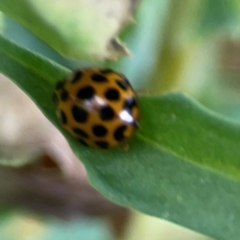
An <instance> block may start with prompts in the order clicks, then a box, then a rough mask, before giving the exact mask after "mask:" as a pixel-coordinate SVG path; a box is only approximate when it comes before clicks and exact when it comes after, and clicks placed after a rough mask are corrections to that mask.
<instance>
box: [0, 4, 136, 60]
mask: <svg viewBox="0 0 240 240" xmlns="http://www.w3.org/2000/svg"><path fill="white" fill-rule="evenodd" d="M136 3H137V1H134V3H133V6H132V5H131V4H129V3H128V1H120V0H119V1H117V2H116V1H114V2H112V3H111V2H109V1H100V2H99V1H86V0H78V1H71V2H69V1H67V0H58V1H50V2H49V1H48V0H38V1H35V0H18V1H17V4H16V2H14V1H8V0H1V1H0V11H2V12H4V13H5V14H6V15H8V16H10V17H12V18H14V19H15V20H17V21H18V22H20V23H21V24H22V25H23V26H25V27H26V28H28V29H29V30H30V31H32V32H33V33H34V34H36V35H37V36H38V37H39V38H40V39H42V40H43V41H45V42H46V43H47V44H48V45H50V46H51V47H52V48H54V49H55V50H56V51H58V52H59V53H60V54H62V55H64V56H66V57H69V58H77V59H90V60H93V59H94V60H106V59H116V58H117V57H119V56H122V55H126V54H128V53H129V52H128V50H127V49H126V48H125V47H124V46H123V45H122V44H121V42H120V41H119V40H118V39H117V34H118V33H119V32H120V30H121V28H122V27H123V26H125V25H126V24H127V23H129V22H130V21H131V14H132V10H133V8H135V5H136Z"/></svg>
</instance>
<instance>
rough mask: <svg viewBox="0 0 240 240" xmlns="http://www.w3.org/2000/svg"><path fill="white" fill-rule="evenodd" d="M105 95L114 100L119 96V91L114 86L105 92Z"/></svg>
mask: <svg viewBox="0 0 240 240" xmlns="http://www.w3.org/2000/svg"><path fill="white" fill-rule="evenodd" d="M105 97H106V98H107V99H108V100H112V101H116V100H118V99H119V98H120V93H119V91H118V90H117V89H115V88H110V89H108V90H107V91H106V92H105Z"/></svg>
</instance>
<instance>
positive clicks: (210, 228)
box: [0, 37, 240, 240]
mask: <svg viewBox="0 0 240 240" xmlns="http://www.w3.org/2000/svg"><path fill="white" fill-rule="evenodd" d="M0 62H1V64H0V71H1V72H3V73H4V74H6V75H7V76H9V77H10V78H11V79H12V80H13V81H15V82H16V83H17V84H18V85H19V86H20V87H21V88H22V89H23V90H25V91H26V92H27V93H28V94H29V96H30V97H31V98H32V99H33V100H34V101H35V102H36V104H37V105H38V106H39V107H40V109H41V110H42V111H43V112H44V113H45V115H46V116H47V117H48V118H49V119H50V120H51V121H52V122H53V123H54V124H55V125H56V126H57V127H58V128H59V130H61V131H62V132H63V134H64V135H65V136H66V138H67V140H68V142H69V144H70V145H71V147H72V149H73V151H74V152H75V154H76V155H77V156H78V157H79V158H80V159H81V160H82V162H83V163H84V164H85V166H86V168H87V172H88V176H89V179H90V182H91V183H92V185H93V186H94V187H95V188H96V189H98V190H99V191H100V192H102V193H103V194H104V195H105V196H107V197H108V198H110V199H112V200H113V201H115V202H117V203H119V204H121V205H125V206H127V207H130V208H134V209H137V210H139V211H142V212H144V213H147V214H150V215H153V216H157V217H160V218H164V219H167V220H169V221H172V222H175V223H178V224H180V225H182V226H186V227H188V228H191V229H193V230H196V231H198V232H201V233H203V234H206V235H208V236H211V237H214V238H216V239H219V240H229V239H231V240H237V239H238V235H239V233H240V230H239V223H240V204H239V198H240V184H239V181H240V159H239V158H240V148H239V144H240V125H239V124H238V123H236V122H232V121H230V120H226V119H224V118H222V117H220V116H218V115H215V114H214V113H212V112H210V111H208V110H207V109H206V108H204V107H202V106H201V105H199V104H198V103H196V102H195V101H193V100H191V99H190V98H188V97H186V96H184V95H182V94H174V93H172V94H166V95H163V96H145V97H144V96H142V97H141V98H140V105H141V111H142V120H141V127H140V129H139V131H138V132H137V134H136V136H135V137H134V138H133V139H132V140H131V141H130V143H129V144H130V150H129V151H128V152H127V153H126V152H124V151H123V150H122V149H121V148H115V149H113V150H108V151H106V150H105V151H104V150H94V149H89V148H85V147H83V146H81V145H80V144H79V143H78V142H77V141H76V140H74V139H73V138H71V137H70V136H69V135H68V134H67V133H66V132H65V131H64V130H63V129H62V128H61V127H60V126H59V124H58V123H57V120H56V117H55V114H54V111H55V108H54V105H53V104H52V103H51V95H52V92H53V89H54V84H55V82H56V81H57V80H58V79H61V78H62V77H64V76H65V75H66V74H68V72H69V71H68V70H67V69H65V68H62V67H61V66H59V65H57V64H55V63H54V62H51V61H49V60H47V59H45V58H43V57H40V56H38V55H36V54H33V53H31V52H29V51H27V50H25V49H23V48H20V47H18V46H16V45H14V44H13V43H11V42H9V41H7V40H5V39H4V38H2V37H0Z"/></svg>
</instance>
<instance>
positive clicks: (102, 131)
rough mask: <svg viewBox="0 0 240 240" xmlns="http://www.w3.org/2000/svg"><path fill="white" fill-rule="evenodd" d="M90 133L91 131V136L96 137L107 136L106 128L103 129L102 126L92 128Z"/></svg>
mask: <svg viewBox="0 0 240 240" xmlns="http://www.w3.org/2000/svg"><path fill="white" fill-rule="evenodd" d="M92 131H93V134H94V135H95V136H97V137H104V136H106V135H107V132H108V130H107V128H105V127H104V126H102V125H95V126H93V128H92Z"/></svg>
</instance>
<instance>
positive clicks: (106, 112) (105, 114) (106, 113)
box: [99, 106, 115, 120]
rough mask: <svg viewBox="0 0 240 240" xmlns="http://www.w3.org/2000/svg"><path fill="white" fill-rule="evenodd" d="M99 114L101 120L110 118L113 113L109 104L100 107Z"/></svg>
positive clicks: (112, 116)
mask: <svg viewBox="0 0 240 240" xmlns="http://www.w3.org/2000/svg"><path fill="white" fill-rule="evenodd" d="M99 114H100V118H101V119H102V120H111V119H113V118H114V116H115V113H114V111H113V109H112V108H111V107H110V106H105V107H102V108H101V109H100V111H99Z"/></svg>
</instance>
